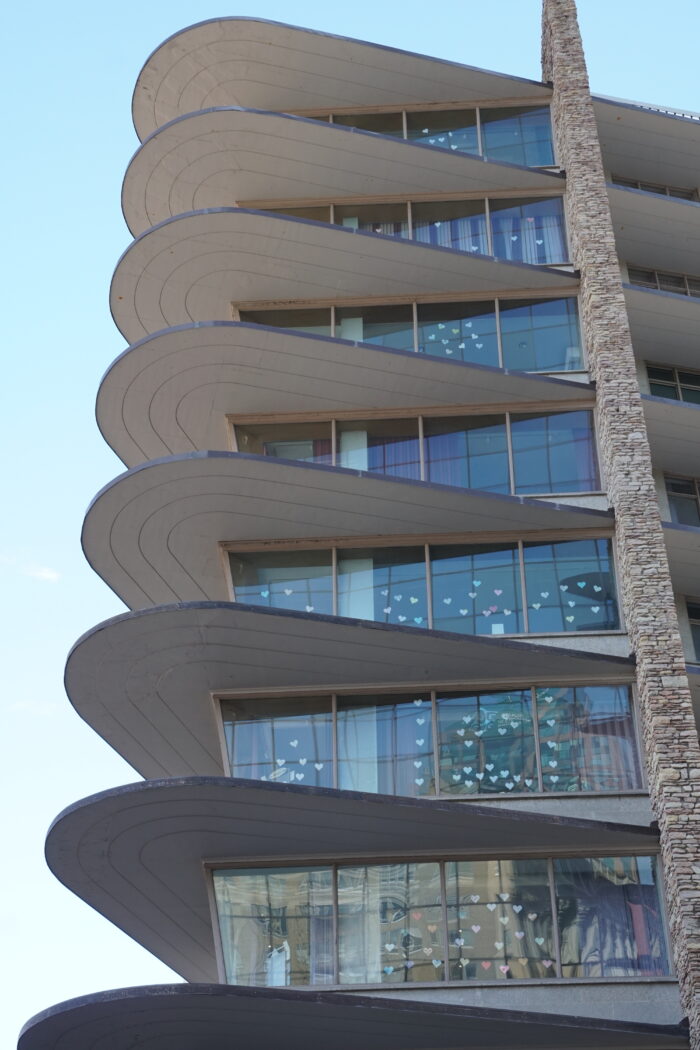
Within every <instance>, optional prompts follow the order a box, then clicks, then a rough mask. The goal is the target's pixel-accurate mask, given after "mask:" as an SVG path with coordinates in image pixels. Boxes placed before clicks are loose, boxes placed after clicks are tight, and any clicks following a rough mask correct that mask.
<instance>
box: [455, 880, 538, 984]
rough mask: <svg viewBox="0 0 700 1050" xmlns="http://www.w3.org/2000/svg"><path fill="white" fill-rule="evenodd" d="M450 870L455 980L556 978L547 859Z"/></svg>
mask: <svg viewBox="0 0 700 1050" xmlns="http://www.w3.org/2000/svg"><path fill="white" fill-rule="evenodd" d="M445 868H446V874H447V883H446V884H447V924H448V945H449V953H450V956H449V958H450V978H451V979H452V980H456V981H460V980H466V979H468V978H472V979H477V980H482V981H484V980H499V979H502V980H513V979H517V978H522V977H556V976H557V970H556V954H555V950H554V938H553V934H552V907H551V900H550V894H549V876H548V872H547V861H546V860H477V861H458V862H456V863H448V864H446V865H445Z"/></svg>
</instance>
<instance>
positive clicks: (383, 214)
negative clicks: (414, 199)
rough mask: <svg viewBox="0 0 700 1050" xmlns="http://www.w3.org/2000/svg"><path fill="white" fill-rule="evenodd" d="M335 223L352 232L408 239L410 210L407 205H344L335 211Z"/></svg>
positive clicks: (338, 206) (337, 207) (337, 206)
mask: <svg viewBox="0 0 700 1050" xmlns="http://www.w3.org/2000/svg"><path fill="white" fill-rule="evenodd" d="M334 216H335V223H336V225H338V226H345V227H346V228H347V229H350V230H363V231H364V232H365V233H381V234H384V236H385V237H408V208H407V206H406V205H405V204H344V205H342V206H341V205H336V207H335V209H334Z"/></svg>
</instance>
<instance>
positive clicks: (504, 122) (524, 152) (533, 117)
mask: <svg viewBox="0 0 700 1050" xmlns="http://www.w3.org/2000/svg"><path fill="white" fill-rule="evenodd" d="M480 115H481V135H482V139H483V143H484V154H485V155H486V156H487V157H488V158H489V160H498V161H501V162H503V163H506V164H520V165H523V166H524V167H551V166H552V165H553V164H554V148H553V144H552V126H551V122H550V119H549V107H548V106H542V107H539V108H537V109H529V108H522V109H521V108H513V109H482V110H481V114H480Z"/></svg>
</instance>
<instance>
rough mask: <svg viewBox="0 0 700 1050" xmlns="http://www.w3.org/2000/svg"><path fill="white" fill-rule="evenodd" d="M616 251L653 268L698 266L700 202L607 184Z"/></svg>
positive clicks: (683, 269)
mask: <svg viewBox="0 0 700 1050" xmlns="http://www.w3.org/2000/svg"><path fill="white" fill-rule="evenodd" d="M608 197H609V199H610V210H611V214H612V221H613V229H614V231H615V242H616V244H617V250H618V254H619V255H620V257H621V258H622V259H625V260H627V262H629V263H631V264H633V265H637V266H642V267H648V268H649V269H652V270H672V271H675V272H677V273H678V272H680V273H697V271H698V269H700V204H699V203H695V202H693V201H683V200H678V199H676V198H674V197H662V196H661V195H660V194H656V193H646V192H644V191H643V190H634V189H626V188H623V187H621V186H612V185H609V186H608Z"/></svg>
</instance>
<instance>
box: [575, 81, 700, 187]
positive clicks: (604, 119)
mask: <svg viewBox="0 0 700 1050" xmlns="http://www.w3.org/2000/svg"><path fill="white" fill-rule="evenodd" d="M593 106H594V109H595V115H596V121H597V123H598V134H599V136H600V144H601V148H602V151H603V163H604V165H605V169H606V171H608V172H610V173H613V174H615V175H622V176H623V177H624V178H628V179H639V180H640V181H642V182H656V183H659V184H661V185H664V186H680V187H683V188H686V189H692V188H693V187H697V185H698V171H700V121H698V120H689V119H688V118H687V117H683V116H678V115H675V114H672V113H659V112H658V111H655V110H653V109H645V108H644V107H642V106H640V105H636V104H635V103H633V102H628V103H626V102H622V101H615V100H612V99H605V98H600V97H595V96H594V98H593Z"/></svg>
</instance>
